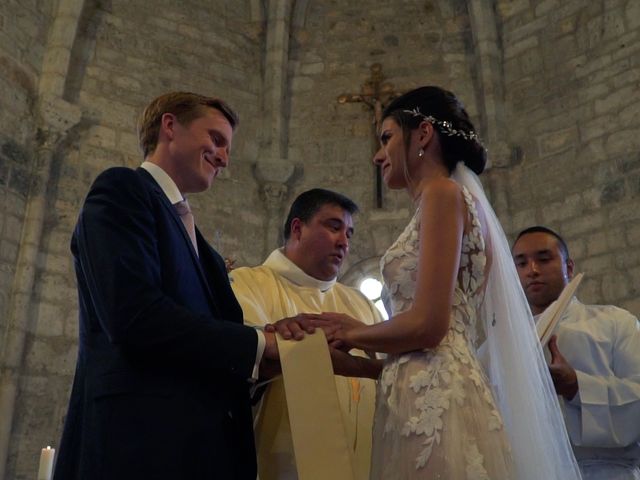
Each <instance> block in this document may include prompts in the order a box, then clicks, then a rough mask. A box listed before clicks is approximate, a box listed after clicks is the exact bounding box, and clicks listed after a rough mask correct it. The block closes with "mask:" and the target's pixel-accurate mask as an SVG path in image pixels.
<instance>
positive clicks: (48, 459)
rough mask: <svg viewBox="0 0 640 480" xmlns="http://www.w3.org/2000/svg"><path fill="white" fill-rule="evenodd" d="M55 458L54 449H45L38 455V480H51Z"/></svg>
mask: <svg viewBox="0 0 640 480" xmlns="http://www.w3.org/2000/svg"><path fill="white" fill-rule="evenodd" d="M55 456H56V449H55V448H51V447H47V448H43V449H42V453H40V468H39V469H38V480H51V474H52V473H53V459H54V458H55Z"/></svg>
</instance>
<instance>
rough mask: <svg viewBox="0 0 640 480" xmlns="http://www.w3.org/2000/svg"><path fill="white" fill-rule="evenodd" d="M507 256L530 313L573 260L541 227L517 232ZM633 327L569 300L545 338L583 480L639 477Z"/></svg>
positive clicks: (639, 377) (639, 386)
mask: <svg viewBox="0 0 640 480" xmlns="http://www.w3.org/2000/svg"><path fill="white" fill-rule="evenodd" d="M512 253H513V258H514V261H515V264H516V268H517V270H518V275H519V276H520V282H521V283H522V288H523V289H524V291H525V294H526V296H527V300H528V301H529V305H530V307H531V311H532V313H533V314H534V315H535V316H537V315H539V314H541V313H542V312H544V310H545V309H546V308H547V307H548V306H549V305H550V304H551V303H552V302H553V301H554V300H556V299H557V298H558V296H559V295H560V293H561V292H562V289H563V288H564V286H565V285H566V284H567V283H568V282H569V281H570V279H571V277H572V275H573V270H574V263H573V260H571V258H570V257H569V250H568V248H567V245H566V243H565V241H564V240H563V239H562V237H560V236H559V235H558V234H557V233H556V232H554V231H553V230H551V229H548V228H546V227H541V226H535V227H530V228H527V229H525V230H523V231H522V232H520V233H519V234H518V237H517V238H516V241H515V243H514V245H513V248H512ZM639 328H640V327H639V324H638V320H637V319H636V317H634V316H633V315H632V314H631V313H629V312H627V311H626V310H623V309H621V308H617V307H614V306H612V305H584V304H582V303H581V302H579V301H578V300H577V299H575V298H574V299H573V300H572V302H571V304H570V305H569V307H568V308H567V311H566V312H565V314H564V315H563V317H562V318H561V320H560V322H559V323H558V326H557V327H556V330H555V332H554V335H553V336H552V338H551V340H550V341H549V351H550V353H551V360H550V363H549V371H550V373H551V377H552V379H553V382H554V385H555V388H556V392H557V393H558V395H560V396H561V397H562V399H563V410H564V415H565V422H566V426H567V431H568V432H569V437H570V439H571V443H572V445H573V448H574V452H575V455H576V458H577V460H578V463H579V464H580V469H581V471H582V475H583V478H584V479H586V480H591V479H598V480H600V479H602V480H604V479H607V480H611V479H620V480H623V479H636V480H637V479H640V469H639V468H638V465H639V464H640V330H639Z"/></svg>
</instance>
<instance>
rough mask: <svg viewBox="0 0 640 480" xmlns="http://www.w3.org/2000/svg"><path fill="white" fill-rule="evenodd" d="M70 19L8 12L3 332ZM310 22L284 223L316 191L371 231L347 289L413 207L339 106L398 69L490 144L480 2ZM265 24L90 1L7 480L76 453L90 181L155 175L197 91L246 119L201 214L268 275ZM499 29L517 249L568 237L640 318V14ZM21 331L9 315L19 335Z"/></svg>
mask: <svg viewBox="0 0 640 480" xmlns="http://www.w3.org/2000/svg"><path fill="white" fill-rule="evenodd" d="M57 5H58V2H54V1H51V0H50V1H47V0H38V1H36V0H26V1H20V2H18V1H15V0H8V2H3V3H2V4H0V67H2V68H0V72H1V73H0V90H1V91H2V92H3V94H2V95H0V126H2V133H1V134H0V199H2V207H0V314H1V313H2V312H5V311H6V308H7V304H8V300H9V295H10V287H11V283H12V281H13V276H14V273H15V256H16V255H17V251H18V248H19V242H20V234H21V231H22V225H23V222H24V215H25V208H26V203H27V201H28V197H27V193H28V185H29V182H30V178H31V175H32V174H33V171H34V170H33V167H34V162H33V158H34V153H33V152H34V151H35V145H36V140H35V135H36V132H35V125H36V124H37V120H36V118H34V117H35V114H34V111H33V110H34V104H35V102H36V101H37V93H36V92H37V85H38V80H39V75H40V68H41V63H42V57H43V52H44V51H45V49H46V48H45V47H46V42H47V31H48V29H49V28H50V25H51V23H52V20H53V18H52V17H53V16H54V15H55V9H56V7H57ZM299 5H305V9H306V12H305V15H304V21H301V22H298V23H296V24H295V25H294V26H292V27H291V29H290V37H289V43H288V45H289V47H288V51H287V55H288V62H289V64H288V69H287V78H286V83H287V88H288V94H287V95H286V98H285V99H284V103H285V108H284V111H285V116H286V122H285V123H286V129H285V130H286V132H285V133H286V136H287V138H286V144H287V147H286V149H285V151H286V160H287V161H288V162H295V163H299V164H300V165H301V166H302V169H301V171H302V172H303V173H302V175H301V176H300V177H297V178H296V180H295V182H294V183H293V185H292V190H291V191H290V193H289V195H288V198H286V199H285V200H284V202H283V211H282V212H281V218H279V219H277V221H278V222H279V223H281V222H282V221H283V219H284V215H285V213H286V211H285V210H286V208H287V207H288V205H289V203H290V201H291V200H292V199H293V197H294V196H295V195H297V194H298V193H300V192H301V191H303V190H306V189H308V188H312V187H316V186H320V187H326V188H331V189H334V190H337V191H340V192H343V193H345V194H347V195H348V196H350V197H352V198H353V199H354V200H355V201H356V202H357V203H358V204H359V205H360V206H361V209H362V213H361V214H360V215H359V216H358V217H357V218H356V234H355V237H354V241H353V245H352V253H351V257H350V260H349V263H348V264H347V265H345V268H344V273H348V271H349V270H350V269H351V270H352V271H357V270H358V265H360V266H363V265H370V264H371V259H372V258H375V257H378V256H380V255H381V254H382V253H383V252H384V251H385V249H386V248H387V247H388V246H389V245H390V244H391V243H392V242H393V240H394V239H395V238H396V236H397V235H398V233H399V232H400V231H401V230H402V229H403V228H404V227H405V225H406V223H407V222H408V219H409V218H410V216H411V214H412V211H413V206H412V204H411V200H410V199H409V198H408V197H407V196H406V195H405V194H404V193H403V192H389V191H385V206H384V208H382V209H376V208H375V207H374V191H375V188H374V170H373V166H372V164H371V158H372V155H373V149H374V145H375V143H374V140H373V138H372V137H373V126H372V119H373V116H372V113H371V111H369V110H368V109H367V108H366V107H364V106H363V105H362V104H358V103H347V104H338V102H337V97H338V96H339V95H340V94H343V93H359V92H360V87H361V85H362V84H363V83H364V82H365V81H366V80H367V79H368V78H369V76H370V66H371V65H372V64H373V63H381V64H382V68H383V73H384V74H385V76H386V77H387V80H388V81H390V82H392V83H393V84H394V87H395V89H396V90H398V91H406V90H409V89H411V88H414V87H416V86H419V85H425V84H435V85H441V86H444V87H446V88H448V89H450V90H452V91H454V92H455V93H456V94H457V95H458V96H459V97H460V98H461V99H462V100H463V102H464V103H465V105H466V106H467V109H468V111H469V113H470V114H471V116H472V118H473V120H474V121H475V122H476V125H479V128H478V129H479V130H480V131H482V128H483V127H484V126H483V125H481V117H482V115H483V113H482V105H483V101H482V100H483V95H485V93H486V92H483V91H481V89H480V88H479V85H480V82H479V81H478V76H479V73H478V71H477V52H476V51H475V49H474V42H473V38H474V35H473V33H474V32H473V31H472V29H473V27H472V25H474V21H473V20H474V19H473V18H471V17H470V15H471V14H470V13H469V12H470V11H471V9H470V8H469V5H470V3H469V2H467V1H466V0H403V1H391V0H387V1H379V0H354V1H349V2H341V1H335V0H309V1H308V2H299ZM267 11H268V8H267V4H266V3H264V2H254V1H239V0H213V1H208V2H202V1H197V0H187V1H185V2H179V3H176V2H170V1H168V0H160V1H158V2H153V4H151V2H148V1H144V0H134V1H125V0H99V1H95V2H89V1H86V2H84V10H83V13H82V15H81V19H80V23H79V24H78V34H77V38H76V40H75V42H74V45H73V50H72V62H71V67H70V69H69V72H67V76H66V80H65V88H64V99H65V100H66V101H67V102H69V103H70V104H73V105H75V106H77V107H78V108H79V109H80V111H81V112H82V115H81V120H80V123H79V124H78V126H77V127H76V128H75V129H74V131H73V132H72V135H70V136H69V138H68V139H67V141H66V143H65V144H64V146H63V148H62V149H61V150H60V151H59V152H57V153H56V155H55V156H54V158H53V163H52V175H51V179H50V181H49V185H48V200H49V201H48V202H47V214H46V217H45V222H44V228H43V233H42V238H41V240H40V246H41V247H40V253H39V254H38V256H37V260H36V265H35V268H36V280H35V287H34V291H33V294H32V298H31V302H30V308H29V314H28V316H29V318H25V319H24V328H25V329H27V335H26V339H25V351H24V360H23V363H22V367H21V372H20V385H19V394H18V399H17V407H16V411H15V415H14V418H13V419H12V422H13V431H12V436H11V443H10V445H11V447H10V451H9V459H8V467H9V468H8V471H7V472H8V478H16V479H27V478H33V477H34V476H35V471H36V468H37V455H38V452H39V449H40V448H41V447H42V446H45V445H47V444H52V445H56V444H57V442H58V440H59V438H60V433H61V425H62V421H63V418H64V415H65V413H66V408H67V400H68V394H69V390H70V387H71V381H72V377H73V368H74V365H75V356H76V351H77V329H78V325H77V300H76V291H75V275H74V272H73V267H72V263H71V256H70V252H69V240H70V236H71V232H72V229H73V227H74V224H75V221H76V218H77V214H78V211H79V209H80V206H81V204H82V201H83V198H84V196H85V195H86V192H87V190H88V188H89V186H90V184H91V181H92V180H93V178H94V177H95V176H96V175H97V174H98V173H99V172H100V171H101V170H103V169H104V168H107V167H108V166H113V165H126V166H130V167H134V166H136V165H138V164H139V162H140V161H141V154H140V152H139V149H138V146H137V137H136V133H135V124H136V119H137V116H138V115H139V113H140V111H141V110H142V108H143V107H144V105H145V104H146V103H147V102H148V101H149V100H150V99H151V98H152V97H154V96H155V95H158V94H160V93H162V92H165V91H168V90H176V89H185V90H191V91H197V92H201V93H205V94H212V95H220V96H221V97H223V98H225V99H226V100H228V101H229V103H230V104H231V105H232V106H234V107H235V108H236V109H237V110H238V111H239V113H240V117H241V123H240V128H239V130H238V132H237V134H236V136H235V138H234V145H233V152H232V157H231V164H230V168H229V169H228V172H225V173H224V174H223V175H222V177H220V178H218V179H217V180H216V182H215V184H214V187H213V189H212V190H211V191H209V192H207V193H204V194H200V195H195V196H193V197H192V198H190V201H191V204H192V206H193V210H194V214H195V216H196V219H197V223H198V225H199V227H200V229H201V230H202V231H203V233H204V234H205V236H206V237H207V238H208V239H210V240H211V242H212V243H213V245H214V246H215V247H216V248H218V249H219V250H220V251H221V252H222V253H223V254H224V255H227V256H230V257H233V258H236V259H237V261H238V264H240V265H255V264H258V263H260V262H261V261H262V260H263V258H262V253H263V248H262V247H263V240H262V236H263V234H264V232H265V228H266V227H265V225H266V224H267V221H268V219H267V218H266V214H267V209H266V208H265V205H264V199H263V198H262V197H261V195H260V193H259V188H258V185H257V183H256V180H255V176H254V164H255V163H256V162H259V161H260V160H261V159H263V158H264V155H265V148H263V147H264V146H265V145H264V144H266V143H267V142H269V141H271V142H273V141H278V139H273V138H261V135H264V131H261V129H264V128H265V126H264V125H263V124H262V117H263V115H266V113H268V112H264V111H263V110H262V105H263V104H264V103H263V98H262V96H263V94H264V91H263V90H264V88H265V85H264V83H263V75H264V69H265V65H264V61H265V15H266V13H267ZM494 14H495V17H494V18H493V20H495V21H496V22H497V31H498V34H499V46H500V48H501V49H502V51H501V71H500V72H496V74H495V77H494V78H496V79H498V80H499V81H501V82H503V85H502V89H496V91H498V90H500V91H504V93H505V97H504V99H502V100H503V101H504V110H505V111H504V116H505V118H499V119H497V120H500V121H494V124H495V125H507V127H506V128H505V131H504V132H498V133H499V134H498V135H497V136H498V137H499V138H502V139H503V140H504V142H505V143H506V144H507V145H508V146H509V148H510V151H511V155H510V159H509V161H507V162H502V163H501V165H502V164H504V163H506V164H508V166H507V168H505V169H502V168H501V169H500V172H499V173H500V175H501V178H502V179H503V180H504V181H501V182H497V183H496V185H498V186H499V188H500V189H501V190H500V191H499V192H497V193H499V194H500V196H501V198H504V199H505V201H504V205H502V207H503V208H501V215H502V217H503V218H502V219H503V221H504V223H505V225H507V226H508V233H509V234H511V235H513V234H514V233H515V232H516V231H517V230H519V229H520V228H523V227H526V226H528V225H530V224H531V223H532V222H535V223H542V224H546V225H549V226H550V227H552V228H556V229H558V230H559V231H560V232H561V233H562V234H564V235H565V236H566V238H567V241H568V243H569V246H570V248H571V250H572V252H573V256H574V258H575V260H576V263H577V268H578V271H585V272H586V273H587V279H586V280H585V284H584V285H583V287H582V292H581V297H582V298H583V299H584V300H585V301H588V302H605V303H615V304H618V305H621V306H623V307H626V308H628V309H630V310H631V311H632V312H633V313H635V314H636V315H637V314H640V294H639V288H640V287H638V285H640V251H639V250H638V245H639V244H640V213H639V212H640V208H638V207H640V203H639V201H638V199H639V198H640V157H639V156H638V153H637V152H638V151H639V148H638V147H639V142H640V135H639V133H640V120H639V118H640V115H639V114H640V100H638V98H640V97H639V96H638V95H637V94H638V88H639V82H640V64H639V62H640V55H638V52H639V50H640V38H639V35H640V7H639V6H638V2H637V1H634V0H626V1H625V0H611V1H607V2H589V1H586V0H582V1H577V0H567V1H560V0H540V1H534V0H496V2H495V12H494ZM476 20H477V19H476ZM485 80H486V78H485ZM494 87H495V85H487V86H486V88H490V89H493V88H494ZM492 94H493V93H492ZM500 114H502V113H500ZM494 120H496V119H494ZM266 128H268V126H267V127H266ZM267 136H268V135H267ZM492 137H494V138H495V137H496V135H492ZM261 141H262V142H263V144H261ZM490 154H491V152H490ZM492 175H493V174H492V173H491V172H489V175H488V176H487V179H488V181H489V183H490V181H491V179H492ZM491 193H493V194H495V193H496V192H495V191H494V192H491ZM5 327H6V316H5V315H1V316H0V332H2V333H3V334H4V332H5ZM1 366H2V365H0V367H1Z"/></svg>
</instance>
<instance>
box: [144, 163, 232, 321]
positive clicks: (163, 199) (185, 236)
mask: <svg viewBox="0 0 640 480" xmlns="http://www.w3.org/2000/svg"><path fill="white" fill-rule="evenodd" d="M137 172H139V173H140V174H141V175H142V176H143V178H145V179H147V181H148V182H149V185H150V187H151V190H152V191H153V192H154V193H155V194H156V195H157V196H158V198H159V199H160V203H161V204H162V206H163V207H164V209H165V213H167V214H168V215H169V217H171V219H172V220H173V222H174V224H175V226H176V228H177V229H178V231H180V232H181V234H182V240H183V241H184V242H185V244H186V246H187V248H188V249H189V252H190V257H191V261H192V262H193V266H194V267H195V269H196V270H197V272H198V276H199V277H200V281H201V282H202V286H203V288H204V290H205V292H206V293H207V300H208V301H209V305H210V307H211V311H212V312H213V314H214V316H215V317H217V318H220V316H221V314H220V313H221V312H220V309H219V308H218V305H217V303H218V302H217V301H216V298H215V296H214V295H213V292H212V290H211V286H210V285H209V282H208V280H207V275H206V274H205V272H204V270H203V268H202V264H201V263H200V259H199V258H198V255H197V254H196V251H195V249H194V248H193V244H192V243H191V238H190V237H189V233H187V229H186V228H185V226H184V223H182V220H181V219H180V217H179V216H178V213H177V212H176V209H175V208H174V207H173V205H171V202H170V201H169V199H168V198H167V196H166V195H165V194H164V192H163V191H162V188H160V185H158V183H157V182H156V181H155V179H154V178H153V177H152V176H151V174H150V173H149V172H147V171H146V170H145V169H144V168H138V169H137ZM196 237H200V239H202V236H201V235H200V232H199V231H198V229H197V228H196Z"/></svg>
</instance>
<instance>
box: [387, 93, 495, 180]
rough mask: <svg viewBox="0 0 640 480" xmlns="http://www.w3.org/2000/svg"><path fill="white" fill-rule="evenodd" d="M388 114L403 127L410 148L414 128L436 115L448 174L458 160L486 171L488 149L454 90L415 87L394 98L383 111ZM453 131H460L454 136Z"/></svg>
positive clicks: (436, 128) (480, 170)
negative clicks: (445, 124)
mask: <svg viewBox="0 0 640 480" xmlns="http://www.w3.org/2000/svg"><path fill="white" fill-rule="evenodd" d="M387 117H391V118H393V119H394V120H395V121H396V122H397V123H398V125H400V127H401V128H402V131H403V134H404V141H405V145H406V147H407V148H408V147H409V138H410V133H411V130H414V129H416V128H418V126H419V125H420V123H422V122H423V121H424V120H425V117H433V118H434V119H435V120H436V122H432V123H433V126H434V128H435V130H436V131H437V132H438V134H439V135H438V136H439V139H440V146H441V148H442V158H443V161H444V164H445V166H446V167H447V169H448V170H449V173H451V172H453V170H455V168H456V165H457V163H458V162H464V164H465V165H466V166H467V167H469V168H470V169H471V170H472V171H474V172H475V173H477V174H478V175H479V174H480V173H482V171H483V170H484V167H485V165H486V163H487V152H486V150H485V148H484V147H483V146H482V143H480V141H479V140H478V138H477V136H476V135H475V128H474V127H473V123H471V120H470V119H469V115H468V114H467V111H466V110H465V109H464V107H463V105H462V103H461V102H460V101H459V100H458V99H457V98H456V96H455V95H454V94H453V93H451V92H449V91H447V90H444V89H442V88H440V87H434V86H428V87H420V88H416V89H415V90H411V91H410V92H407V93H405V94H404V95H402V96H400V97H398V98H396V99H395V100H393V101H392V102H391V103H390V104H389V105H388V106H387V107H386V108H385V109H384V111H383V113H382V118H383V119H385V118H387ZM444 122H449V124H450V126H449V127H448V128H447V127H446V126H444V125H443V124H444ZM454 130H456V131H457V132H459V133H457V134H453V135H452V134H451V133H452V132H453V131H454ZM460 132H461V133H460Z"/></svg>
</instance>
